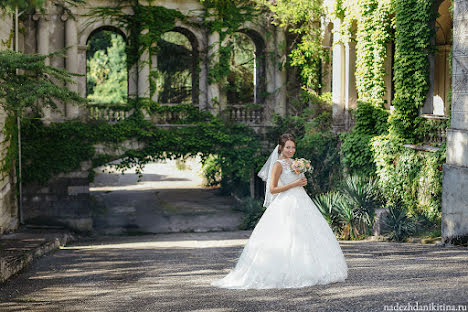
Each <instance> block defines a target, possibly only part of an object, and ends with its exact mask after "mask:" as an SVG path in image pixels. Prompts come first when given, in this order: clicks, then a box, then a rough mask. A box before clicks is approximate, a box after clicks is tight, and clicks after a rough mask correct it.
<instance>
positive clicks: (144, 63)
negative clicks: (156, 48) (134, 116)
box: [138, 50, 150, 98]
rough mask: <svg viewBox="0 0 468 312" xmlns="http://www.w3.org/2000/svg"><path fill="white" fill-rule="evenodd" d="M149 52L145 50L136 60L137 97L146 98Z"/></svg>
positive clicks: (147, 93)
mask: <svg viewBox="0 0 468 312" xmlns="http://www.w3.org/2000/svg"><path fill="white" fill-rule="evenodd" d="M149 74H150V68H149V52H148V51H147V50H145V51H144V52H143V54H142V55H141V56H140V59H139V61H138V97H140V98H148V97H149V91H150V85H149Z"/></svg>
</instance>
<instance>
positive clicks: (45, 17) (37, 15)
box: [32, 13, 50, 21]
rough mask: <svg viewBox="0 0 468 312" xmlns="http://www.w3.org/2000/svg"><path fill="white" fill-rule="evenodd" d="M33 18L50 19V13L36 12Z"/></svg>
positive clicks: (36, 19)
mask: <svg viewBox="0 0 468 312" xmlns="http://www.w3.org/2000/svg"><path fill="white" fill-rule="evenodd" d="M32 18H33V20H35V21H39V20H41V19H42V20H44V21H50V14H42V13H35V14H33V16H32Z"/></svg>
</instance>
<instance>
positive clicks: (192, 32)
mask: <svg viewBox="0 0 468 312" xmlns="http://www.w3.org/2000/svg"><path fill="white" fill-rule="evenodd" d="M326 2H327V1H326ZM328 2H330V1H328ZM105 4H106V1H97V0H95V1H86V6H80V7H77V8H74V7H73V8H68V9H69V10H70V11H68V12H71V14H69V13H68V12H67V10H64V8H63V7H59V6H50V5H49V6H46V7H45V8H44V10H43V11H41V12H39V11H38V12H37V13H36V14H31V15H28V16H26V17H24V18H23V27H24V29H25V31H24V33H23V32H21V33H20V34H19V35H20V36H19V37H20V43H19V50H20V51H23V52H26V53H41V54H47V53H50V52H53V51H56V50H59V49H62V48H64V47H70V48H69V49H68V50H67V52H66V53H67V58H66V59H63V58H53V59H51V60H50V64H51V65H54V66H57V67H59V68H65V69H67V70H68V71H70V72H74V73H80V74H84V75H85V74H86V50H87V42H88V40H89V38H90V37H91V36H93V34H96V33H97V32H99V31H100V30H104V29H105V30H112V31H114V32H116V33H118V34H120V35H122V36H123V37H126V36H128V34H127V33H126V30H125V29H121V27H120V26H119V25H118V24H116V23H115V22H112V21H110V20H105V19H102V20H93V21H92V22H91V23H90V20H89V17H87V16H86V15H87V13H89V11H90V8H92V7H96V6H99V5H105ZM153 4H155V3H154V2H153ZM157 5H160V6H164V7H167V8H173V9H177V10H179V11H181V12H182V13H184V14H188V13H189V12H190V16H191V19H193V20H194V21H196V20H197V19H198V20H199V19H201V18H202V15H203V7H202V6H201V4H200V3H199V2H198V1H195V0H188V1H169V0H167V1H166V0H162V1H157ZM449 7H450V0H444V1H439V2H438V5H437V11H438V14H439V17H438V18H437V21H436V25H434V27H435V28H436V37H435V38H434V43H435V45H436V47H437V53H435V54H434V55H433V56H431V58H430V67H431V70H430V73H431V74H430V82H431V84H430V90H429V92H428V95H427V100H426V104H425V106H424V107H423V108H422V109H421V111H420V114H421V116H424V117H425V118H427V119H432V120H445V119H447V118H448V116H449V115H450V114H451V128H450V129H449V130H448V132H447V163H446V165H445V166H444V169H443V170H444V183H443V202H442V205H443V226H442V229H443V236H444V237H446V238H451V237H456V236H460V235H461V236H463V235H468V198H467V196H468V156H467V155H468V151H467V148H468V132H467V131H468V117H467V116H468V104H467V103H468V92H467V91H466V86H467V81H468V71H467V70H466V67H467V66H468V58H467V57H466V52H467V51H468V42H467V40H466V38H468V26H467V25H468V4H467V3H466V1H464V0H454V14H453V21H452V17H451V15H450V12H449ZM12 20H13V19H12V17H11V16H3V17H2V18H1V20H0V23H1V24H0V25H1V29H0V36H1V39H2V41H4V40H7V38H9V36H10V34H11V32H12V29H13V22H12ZM339 24H340V20H338V19H333V18H331V17H329V18H325V19H324V20H323V21H322V30H323V35H324V36H323V38H324V39H323V45H324V46H325V47H327V48H328V49H329V50H330V55H331V61H330V63H329V64H323V67H324V73H328V74H327V75H324V77H323V79H322V85H323V91H331V92H332V101H333V128H334V130H335V131H346V130H349V129H350V127H352V120H351V115H350V109H352V108H355V107H356V103H357V100H358V94H357V90H356V77H355V71H356V59H357V56H356V43H355V42H354V41H353V40H349V42H346V41H343V40H342V38H340V34H339V33H338V32H335V31H334V30H335V29H336V28H337V27H339ZM452 28H453V42H452V37H451V35H450V33H451V31H452ZM173 31H175V32H178V33H180V34H182V35H184V36H185V37H186V38H187V39H188V40H189V41H190V43H191V48H192V51H194V53H193V55H194V57H197V58H199V59H200V60H201V64H200V65H201V66H200V70H199V71H198V74H194V75H193V80H194V81H196V82H193V86H196V88H197V90H196V92H192V95H193V98H192V103H193V104H194V105H197V106H198V107H199V108H200V109H209V110H211V111H212V112H215V113H216V112H219V111H221V110H223V109H225V108H227V107H228V105H227V104H228V103H227V96H226V93H225V91H224V90H223V89H222V88H220V87H219V86H218V85H217V84H213V83H210V82H209V77H208V67H209V66H208V65H209V63H210V61H211V59H212V58H216V50H214V49H212V47H213V46H214V43H216V42H218V41H219V34H217V33H216V32H214V33H210V32H209V31H208V30H207V29H205V28H203V27H195V26H194V24H193V23H188V22H180V21H178V22H177V24H176V27H175V29H174V30H173ZM241 32H242V33H243V34H245V35H247V36H248V37H249V38H250V40H251V41H252V42H253V44H254V46H255V56H256V58H257V59H258V60H261V61H259V62H258V63H257V64H259V65H258V66H257V67H256V69H255V91H256V92H255V94H256V95H255V99H254V102H255V103H256V104H261V107H262V108H261V109H258V110H256V111H249V112H247V111H245V108H243V106H240V105H238V106H236V105H232V104H236V103H229V104H231V105H229V107H230V109H231V110H232V111H231V116H234V119H235V120H237V121H240V122H245V123H247V124H249V125H250V126H252V127H256V128H261V127H263V126H265V125H267V124H268V123H269V122H270V120H271V116H272V114H273V113H279V114H281V115H284V114H285V113H286V112H287V100H286V92H287V90H286V83H287V73H286V70H285V69H284V67H281V66H278V64H277V61H276V60H274V59H272V58H271V57H268V56H269V55H273V54H274V55H278V56H279V58H281V57H283V56H284V55H285V53H286V51H285V47H284V45H282V44H281V42H284V41H285V33H284V32H283V31H282V30H280V29H278V28H276V27H274V26H273V25H271V24H270V23H269V22H268V21H262V20H260V21H257V22H256V23H247V24H246V25H243V26H242V27H241ZM267 33H268V34H272V36H270V35H267ZM452 45H453V56H452V57H453V59H452V64H453V65H452V66H453V70H452V72H450V65H449V63H450V60H449V58H450V52H449V51H450V49H451V48H452ZM387 55H388V57H387V59H386V60H385V64H386V65H385V67H386V76H385V88H386V92H385V103H386V107H387V109H389V110H390V111H391V110H392V99H393V83H392V78H393V77H392V68H393V58H394V57H393V56H394V46H393V45H392V43H389V44H388V47H387ZM145 57H146V58H148V56H147V55H146V56H145V55H143V56H142V60H141V64H142V66H140V68H139V69H137V68H136V67H135V68H133V69H132V70H131V71H130V72H129V73H128V77H129V78H128V94H129V96H130V97H131V96H132V95H133V96H135V95H139V96H141V97H145V96H148V95H149V82H148V76H149V72H150V70H151V69H150V68H148V66H147V65H145V64H147V63H148V62H146V61H147V60H145V59H144V58H145ZM152 63H153V64H157V57H155V59H154V60H153V62H152ZM193 73H195V71H194V72H193ZM75 79H76V82H77V84H70V85H69V86H68V87H69V88H72V89H74V90H76V91H78V93H80V94H81V95H82V96H86V76H82V77H77V78H75ZM451 88H452V104H451V107H450V103H449V102H450V89H451ZM265 93H268V94H270V95H271V96H269V97H268V98H267V99H266V98H265V97H263V96H262V94H265ZM155 96H157V95H155ZM154 99H155V100H157V98H154ZM91 113H92V114H97V115H99V116H102V115H106V114H107V118H110V119H112V118H114V117H115V116H120V114H124V112H118V111H112V110H107V111H99V109H98V108H96V111H94V112H90V111H89V110H86V109H79V108H77V107H75V106H72V105H69V104H65V105H63V106H62V107H61V113H52V112H47V113H46V116H45V120H46V122H50V121H60V120H67V119H74V118H82V119H86V118H88V117H89V116H90V114H91ZM3 118H4V117H3ZM88 167H89V164H83V168H82V170H81V171H79V172H74V173H70V174H67V175H62V176H60V177H57V179H56V180H54V181H51V183H50V185H49V186H48V187H37V188H34V189H32V190H30V192H29V193H27V194H25V202H24V204H25V215H26V216H28V217H31V218H32V217H38V216H47V214H48V212H50V216H54V217H58V218H59V219H61V220H62V221H64V222H66V223H68V224H69V225H71V226H73V227H75V228H78V229H90V227H91V219H90V214H89V211H87V210H86V209H84V208H82V207H85V206H86V204H87V201H88V200H89V196H88V195H89V194H88V192H89V191H88V184H87V183H88V182H87V181H86V179H85V178H86V177H85V175H84V174H83V173H84V172H86V170H87V169H88ZM10 194H11V187H10V183H9V180H8V179H6V180H4V181H3V182H2V196H3V198H4V199H5V198H9V196H11V195H10ZM51 198H52V199H54V198H55V199H57V198H58V199H60V200H58V201H57V200H54V202H53V203H52V202H51V201H49V199H51ZM80 202H81V204H79V203H80ZM15 207H16V206H15V205H11V204H7V203H6V201H5V200H3V205H2V207H0V212H1V213H0V221H1V223H0V231H1V229H10V228H12V227H14V226H15V225H14V224H15V222H12V221H11V220H16V216H17V213H16V208H15ZM70 207H75V208H70ZM80 207H81V208H80ZM45 212H47V213H45Z"/></svg>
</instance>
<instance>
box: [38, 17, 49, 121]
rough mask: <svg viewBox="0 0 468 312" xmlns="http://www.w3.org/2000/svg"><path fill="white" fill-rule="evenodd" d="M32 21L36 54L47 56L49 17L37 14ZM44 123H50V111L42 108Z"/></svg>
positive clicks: (46, 61)
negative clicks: (34, 23) (33, 23)
mask: <svg viewBox="0 0 468 312" xmlns="http://www.w3.org/2000/svg"><path fill="white" fill-rule="evenodd" d="M33 19H34V20H35V21H37V34H36V38H37V39H36V42H37V47H36V52H37V53H39V54H42V55H47V54H49V52H50V51H49V45H50V38H49V22H50V16H49V14H47V11H46V13H44V14H42V13H40V12H37V13H36V14H34V15H33ZM45 64H46V65H50V59H49V58H46V59H45ZM43 111H44V118H43V120H44V122H45V123H46V124H48V123H50V122H51V120H52V111H51V109H50V108H44V109H43Z"/></svg>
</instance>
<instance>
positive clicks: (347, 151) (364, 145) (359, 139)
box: [340, 131, 375, 176]
mask: <svg viewBox="0 0 468 312" xmlns="http://www.w3.org/2000/svg"><path fill="white" fill-rule="evenodd" d="M372 137H373V135H371V134H363V133H360V132H356V131H352V132H349V133H343V134H341V135H340V138H341V140H342V141H343V143H342V145H341V155H342V157H343V158H342V163H343V167H345V168H346V169H347V170H348V172H349V173H350V174H360V175H368V176H375V165H374V162H373V158H372V151H371V145H370V142H371V139H372Z"/></svg>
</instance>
